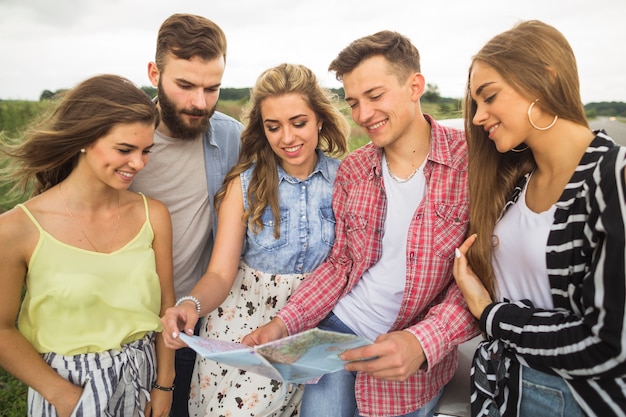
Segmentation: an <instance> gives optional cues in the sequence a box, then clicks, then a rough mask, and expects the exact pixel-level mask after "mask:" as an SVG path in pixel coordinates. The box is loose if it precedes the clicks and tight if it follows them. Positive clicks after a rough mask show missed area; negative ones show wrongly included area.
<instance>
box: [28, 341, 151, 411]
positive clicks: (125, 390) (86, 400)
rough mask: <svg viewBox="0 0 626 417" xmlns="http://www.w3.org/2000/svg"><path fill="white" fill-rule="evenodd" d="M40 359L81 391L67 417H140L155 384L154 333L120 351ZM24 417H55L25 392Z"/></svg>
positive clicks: (39, 398) (30, 392)
mask: <svg viewBox="0 0 626 417" xmlns="http://www.w3.org/2000/svg"><path fill="white" fill-rule="evenodd" d="M42 357H43V359H44V360H45V361H46V363H48V364H49V365H50V366H51V367H52V369H54V370H55V371H56V372H57V373H58V374H59V375H61V376H62V377H63V378H65V379H67V380H68V381H70V382H71V383H73V384H75V385H79V386H81V387H83V393H82V395H81V397H80V399H79V401H78V404H76V407H75V408H74V411H73V412H72V415H71V417H111V416H115V417H137V416H141V417H143V416H144V413H143V410H144V409H145V406H146V403H147V402H149V401H150V389H151V386H152V383H153V382H154V381H155V380H156V353H155V336H154V332H149V333H147V334H146V336H144V337H143V338H142V339H139V340H136V341H134V342H132V343H129V344H127V345H124V346H122V350H109V351H105V352H99V353H85V354H80V355H73V356H63V355H58V354H56V353H44V354H43V355H42ZM28 416H32V417H57V412H56V409H55V408H54V406H52V405H51V404H50V403H49V402H48V401H46V400H45V399H44V398H43V397H42V396H41V395H40V394H39V393H38V392H37V391H35V390H33V389H31V388H29V389H28Z"/></svg>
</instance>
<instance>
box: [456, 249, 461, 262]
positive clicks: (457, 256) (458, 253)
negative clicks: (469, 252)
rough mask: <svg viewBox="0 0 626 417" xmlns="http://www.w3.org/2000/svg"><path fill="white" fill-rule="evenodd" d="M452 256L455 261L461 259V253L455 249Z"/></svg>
mask: <svg viewBox="0 0 626 417" xmlns="http://www.w3.org/2000/svg"><path fill="white" fill-rule="evenodd" d="M454 256H456V258H457V259H459V258H460V257H461V251H460V250H459V248H456V249H455V250H454Z"/></svg>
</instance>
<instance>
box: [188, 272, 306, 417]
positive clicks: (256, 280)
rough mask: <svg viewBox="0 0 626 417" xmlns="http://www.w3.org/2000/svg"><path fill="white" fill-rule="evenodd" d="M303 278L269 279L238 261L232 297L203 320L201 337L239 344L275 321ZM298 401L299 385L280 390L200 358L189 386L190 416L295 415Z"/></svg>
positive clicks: (251, 375) (272, 382) (262, 379)
mask: <svg viewBox="0 0 626 417" xmlns="http://www.w3.org/2000/svg"><path fill="white" fill-rule="evenodd" d="M304 278H305V275H303V274H283V275H279V274H268V273H264V272H260V271H257V270H254V269H252V268H250V267H249V266H248V265H246V264H245V263H244V262H243V261H242V262H240V264H239V270H238V271H237V276H236V277H235V281H234V283H233V287H232V288H231V291H230V293H229V294H228V296H227V297H226V300H224V302H223V303H222V305H221V306H219V307H218V308H217V309H216V310H214V311H213V312H212V313H211V314H209V315H208V316H206V317H205V318H204V322H203V326H202V329H201V330H200V336H202V337H207V338H211V339H219V340H225V341H229V342H241V340H242V339H243V337H244V336H246V335H247V334H248V333H250V332H252V331H253V330H255V329H256V328H258V327H259V326H262V325H264V324H266V323H267V322H269V321H270V320H271V319H272V318H273V317H274V315H275V314H276V313H277V312H278V310H280V309H281V308H282V307H283V306H284V305H285V304H286V303H287V300H288V299H289V297H290V296H291V294H293V292H294V291H295V290H296V288H297V287H298V285H300V283H301V282H302V280H303V279H304ZM301 398H302V389H301V386H297V385H293V384H286V386H283V384H282V383H280V382H278V381H275V380H271V379H268V378H265V377H262V376H260V375H257V374H254V373H251V372H246V371H242V370H240V369H237V368H233V367H231V366H227V365H222V364H219V363H217V362H215V361H211V360H208V359H203V358H201V357H200V356H198V358H197V359H196V366H195V369H194V373H193V377H192V381H191V391H190V399H189V415H190V416H191V417H205V416H224V417H235V416H238V417H248V416H249V417H256V416H265V415H271V416H274V417H277V416H296V415H298V414H299V408H300V401H301ZM272 410H275V411H272Z"/></svg>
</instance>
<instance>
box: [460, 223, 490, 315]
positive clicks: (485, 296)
mask: <svg viewBox="0 0 626 417" xmlns="http://www.w3.org/2000/svg"><path fill="white" fill-rule="evenodd" d="M475 240H476V235H475V234H473V235H471V236H470V237H468V238H467V239H466V240H465V242H463V244H462V245H461V246H460V247H459V248H458V249H455V256H454V266H453V268H452V274H453V275H454V280H455V281H456V284H457V286H458V287H459V289H460V290H461V292H462V293H463V297H464V298H465V302H466V303H467V306H468V308H469V311H470V313H472V315H473V316H474V317H476V318H477V319H480V316H481V315H482V313H483V311H484V310H485V308H487V306H488V305H489V304H491V303H492V300H491V296H490V295H489V292H488V291H487V289H486V288H485V286H484V285H483V283H482V282H481V281H480V278H478V276H476V274H475V273H474V271H472V268H471V267H470V266H469V265H468V263H467V258H466V257H465V254H466V253H467V251H468V250H469V248H470V247H471V246H472V244H473V243H474V241H475Z"/></svg>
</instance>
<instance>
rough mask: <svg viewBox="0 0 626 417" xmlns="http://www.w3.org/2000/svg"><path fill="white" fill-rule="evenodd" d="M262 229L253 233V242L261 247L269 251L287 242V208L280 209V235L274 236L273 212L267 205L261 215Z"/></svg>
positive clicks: (285, 244) (283, 245)
mask: <svg viewBox="0 0 626 417" xmlns="http://www.w3.org/2000/svg"><path fill="white" fill-rule="evenodd" d="M261 221H262V223H263V230H260V231H259V232H258V233H256V234H254V233H252V232H251V233H252V234H253V236H254V237H253V239H254V241H255V243H256V244H257V245H258V246H260V247H261V248H263V249H265V250H268V251H271V250H276V249H280V248H282V247H285V246H287V245H288V244H289V208H286V207H284V208H281V209H280V224H279V228H280V229H279V230H280V237H279V238H278V239H276V238H275V237H274V214H273V213H272V210H271V209H270V208H269V207H266V208H265V210H264V211H263V214H262V215H261Z"/></svg>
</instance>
